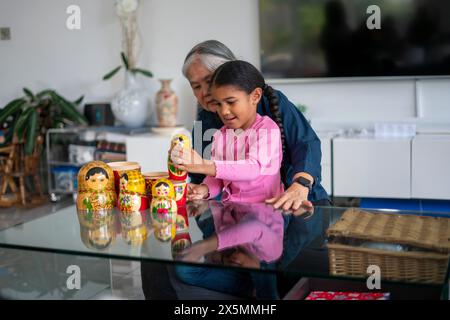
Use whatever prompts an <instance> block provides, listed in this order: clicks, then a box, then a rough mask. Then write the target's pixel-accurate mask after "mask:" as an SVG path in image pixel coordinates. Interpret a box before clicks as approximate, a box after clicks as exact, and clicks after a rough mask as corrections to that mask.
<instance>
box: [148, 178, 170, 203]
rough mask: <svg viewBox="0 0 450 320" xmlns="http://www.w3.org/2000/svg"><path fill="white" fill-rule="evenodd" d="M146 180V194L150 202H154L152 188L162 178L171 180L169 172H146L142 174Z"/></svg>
mask: <svg viewBox="0 0 450 320" xmlns="http://www.w3.org/2000/svg"><path fill="white" fill-rule="evenodd" d="M142 175H143V176H144V179H145V192H146V194H147V198H148V201H149V202H151V201H152V186H153V184H154V183H155V182H156V181H157V180H158V179H162V178H166V179H168V178H169V174H168V173H167V172H162V171H161V172H144V173H143V174H142Z"/></svg>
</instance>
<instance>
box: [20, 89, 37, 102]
mask: <svg viewBox="0 0 450 320" xmlns="http://www.w3.org/2000/svg"><path fill="white" fill-rule="evenodd" d="M23 92H25V94H26V95H27V96H28V97H29V98H30V99H31V101H36V97H35V96H34V94H33V92H31V90H30V89H27V88H23Z"/></svg>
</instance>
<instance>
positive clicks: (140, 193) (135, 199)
mask: <svg viewBox="0 0 450 320" xmlns="http://www.w3.org/2000/svg"><path fill="white" fill-rule="evenodd" d="M118 207H119V210H120V211H123V212H135V211H140V210H145V209H148V202H147V196H146V194H145V180H144V177H143V176H142V174H141V172H140V171H138V170H130V171H126V172H124V173H122V175H121V176H120V191H119V203H118Z"/></svg>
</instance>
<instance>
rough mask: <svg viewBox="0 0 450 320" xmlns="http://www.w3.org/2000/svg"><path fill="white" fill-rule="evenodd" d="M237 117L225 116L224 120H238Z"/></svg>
mask: <svg viewBox="0 0 450 320" xmlns="http://www.w3.org/2000/svg"><path fill="white" fill-rule="evenodd" d="M236 119H237V117H226V118H223V120H224V121H225V122H228V123H229V122H232V121H233V120H236Z"/></svg>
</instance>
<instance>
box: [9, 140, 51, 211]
mask: <svg viewBox="0 0 450 320" xmlns="http://www.w3.org/2000/svg"><path fill="white" fill-rule="evenodd" d="M43 145H44V138H43V137H42V136H38V137H37V138H36V145H35V148H34V151H33V154H31V155H25V152H24V148H23V147H24V146H23V143H22V142H18V141H13V143H12V145H10V146H8V147H5V152H9V153H8V154H7V156H6V157H5V160H4V164H3V163H2V164H1V169H0V170H1V171H0V172H1V175H2V177H3V181H2V184H1V189H0V206H12V205H16V204H19V205H22V206H27V205H28V204H29V203H30V202H32V200H34V199H32V198H31V197H28V196H27V191H26V187H25V179H26V178H28V177H30V178H32V180H33V184H34V185H33V187H34V190H35V191H36V193H37V194H38V198H37V199H36V200H37V201H36V204H38V203H41V202H42V201H43V200H44V195H43V192H42V187H41V181H40V175H39V163H40V158H41V153H42V149H43ZM0 151H1V150H0ZM15 179H16V180H18V184H19V187H17V185H16V181H15ZM8 186H9V187H10V189H11V192H12V193H14V194H15V198H14V197H13V198H12V199H11V200H6V199H5V196H6V194H7V193H6V191H7V190H8Z"/></svg>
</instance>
